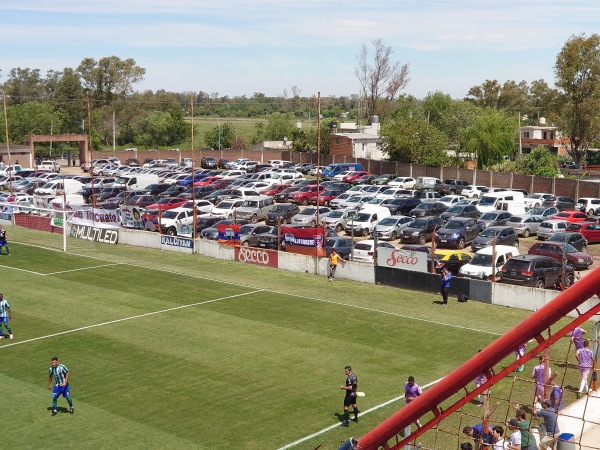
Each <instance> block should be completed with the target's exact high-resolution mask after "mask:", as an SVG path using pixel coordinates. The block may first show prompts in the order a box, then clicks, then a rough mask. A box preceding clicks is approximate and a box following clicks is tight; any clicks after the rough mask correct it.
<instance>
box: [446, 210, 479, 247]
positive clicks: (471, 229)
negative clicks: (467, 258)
mask: <svg viewBox="0 0 600 450" xmlns="http://www.w3.org/2000/svg"><path fill="white" fill-rule="evenodd" d="M478 234H479V228H478V227H477V221H476V220H475V219H474V218H472V217H454V218H452V219H450V220H448V222H446V224H445V225H444V226H443V227H442V228H439V229H438V230H436V232H435V244H436V245H437V246H439V247H450V248H458V249H463V248H465V245H467V244H468V243H469V242H471V241H473V240H474V239H475V238H477V237H478Z"/></svg>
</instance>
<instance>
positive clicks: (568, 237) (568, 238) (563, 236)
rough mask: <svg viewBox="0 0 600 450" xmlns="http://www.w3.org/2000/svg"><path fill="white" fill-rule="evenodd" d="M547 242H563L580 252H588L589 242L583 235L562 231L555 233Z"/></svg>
mask: <svg viewBox="0 0 600 450" xmlns="http://www.w3.org/2000/svg"><path fill="white" fill-rule="evenodd" d="M546 242H563V243H567V244H570V245H572V246H573V247H575V248H576V249H577V250H578V251H580V252H583V253H586V252H587V240H586V239H585V237H584V236H583V234H581V233H574V232H571V233H569V232H566V231H561V232H560V233H554V234H553V235H552V236H550V237H549V238H548V240H547V241H546Z"/></svg>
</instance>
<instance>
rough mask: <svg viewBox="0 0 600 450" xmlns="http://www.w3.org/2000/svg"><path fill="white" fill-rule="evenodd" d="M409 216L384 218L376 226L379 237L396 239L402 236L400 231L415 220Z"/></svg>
mask: <svg viewBox="0 0 600 450" xmlns="http://www.w3.org/2000/svg"><path fill="white" fill-rule="evenodd" d="M413 220H414V219H413V218H412V217H408V216H389V217H386V218H384V219H382V220H381V221H380V222H379V223H378V224H377V226H376V227H375V233H376V234H377V237H378V238H379V239H384V240H391V241H394V240H396V239H398V238H399V237H400V232H401V231H402V230H403V229H404V228H405V227H406V226H407V225H408V224H409V223H411V222H412V221H413Z"/></svg>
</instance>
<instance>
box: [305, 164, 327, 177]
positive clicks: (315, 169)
mask: <svg viewBox="0 0 600 450" xmlns="http://www.w3.org/2000/svg"><path fill="white" fill-rule="evenodd" d="M323 169H325V166H315V167H313V168H312V169H310V170H309V171H308V174H309V175H312V176H313V177H315V176H317V172H319V173H321V172H323Z"/></svg>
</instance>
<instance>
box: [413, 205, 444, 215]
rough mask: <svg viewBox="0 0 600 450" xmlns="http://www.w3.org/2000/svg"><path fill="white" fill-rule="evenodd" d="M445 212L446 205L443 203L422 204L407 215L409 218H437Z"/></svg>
mask: <svg viewBox="0 0 600 450" xmlns="http://www.w3.org/2000/svg"><path fill="white" fill-rule="evenodd" d="M446 211H448V205H445V204H444V203H441V202H423V203H421V204H419V206H417V207H416V208H414V209H412V210H411V211H410V212H409V213H408V215H409V216H410V217H424V216H439V215H440V214H442V213H444V212H446Z"/></svg>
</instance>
